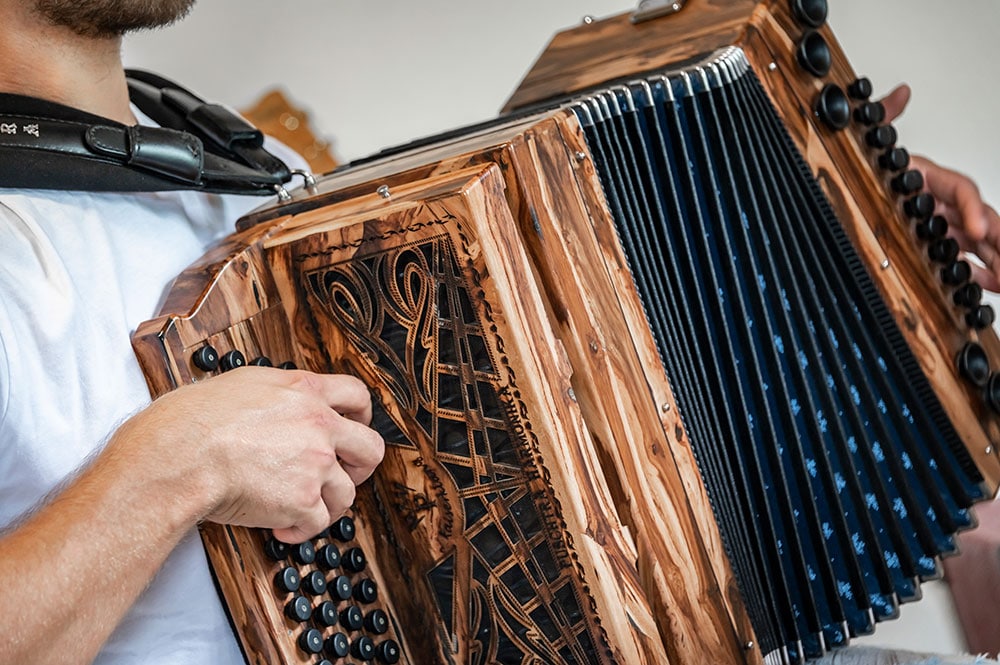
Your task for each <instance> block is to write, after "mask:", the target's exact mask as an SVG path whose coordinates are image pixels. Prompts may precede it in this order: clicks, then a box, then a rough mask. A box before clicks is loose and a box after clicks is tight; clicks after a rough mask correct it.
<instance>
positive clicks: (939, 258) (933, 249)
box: [927, 238, 959, 264]
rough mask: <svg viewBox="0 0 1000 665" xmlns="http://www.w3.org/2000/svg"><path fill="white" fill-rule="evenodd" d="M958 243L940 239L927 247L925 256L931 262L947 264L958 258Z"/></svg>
mask: <svg viewBox="0 0 1000 665" xmlns="http://www.w3.org/2000/svg"><path fill="white" fill-rule="evenodd" d="M958 251H959V247H958V241H957V240H955V239H954V238H942V239H941V240H938V241H935V242H932V243H931V244H930V245H928V247H927V256H929V257H930V259H931V261H936V262H937V263H944V264H948V263H951V262H952V261H954V260H955V259H957V258H958Z"/></svg>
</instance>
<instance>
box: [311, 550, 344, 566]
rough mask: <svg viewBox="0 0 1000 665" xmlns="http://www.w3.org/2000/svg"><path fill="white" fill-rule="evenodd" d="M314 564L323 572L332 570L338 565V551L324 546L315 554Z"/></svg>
mask: <svg viewBox="0 0 1000 665" xmlns="http://www.w3.org/2000/svg"><path fill="white" fill-rule="evenodd" d="M316 563H318V564H319V567H320V568H322V569H323V570H333V569H334V568H336V567H337V566H339V565H340V550H338V549H337V548H336V547H334V546H333V545H324V546H323V547H321V548H319V551H318V552H316Z"/></svg>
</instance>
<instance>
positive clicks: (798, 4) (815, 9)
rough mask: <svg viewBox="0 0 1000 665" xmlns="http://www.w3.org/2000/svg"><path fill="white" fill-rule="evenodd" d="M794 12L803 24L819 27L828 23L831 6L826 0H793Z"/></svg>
mask: <svg viewBox="0 0 1000 665" xmlns="http://www.w3.org/2000/svg"><path fill="white" fill-rule="evenodd" d="M792 12H793V13H794V14H795V19H796V20H797V21H798V22H799V23H801V24H802V25H807V26H809V27H810V28H818V27H820V26H822V25H823V24H824V23H826V17H827V14H828V12H829V7H828V6H827V2H826V0H792Z"/></svg>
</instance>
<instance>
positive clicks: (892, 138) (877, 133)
mask: <svg viewBox="0 0 1000 665" xmlns="http://www.w3.org/2000/svg"><path fill="white" fill-rule="evenodd" d="M898 138H899V135H898V134H897V132H896V128H895V127H893V126H892V125H879V126H878V127H873V128H871V129H869V130H868V131H867V132H865V142H866V143H868V145H870V146H871V147H873V148H888V147H890V146H893V145H896V139H898Z"/></svg>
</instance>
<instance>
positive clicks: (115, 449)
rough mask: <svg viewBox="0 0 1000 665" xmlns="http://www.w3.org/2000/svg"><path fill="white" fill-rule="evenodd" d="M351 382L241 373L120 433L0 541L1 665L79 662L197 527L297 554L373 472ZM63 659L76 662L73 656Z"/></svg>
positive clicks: (162, 403) (372, 444)
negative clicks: (296, 547)
mask: <svg viewBox="0 0 1000 665" xmlns="http://www.w3.org/2000/svg"><path fill="white" fill-rule="evenodd" d="M370 418H371V401H370V397H369V395H368V392H367V390H366V389H365V388H364V386H363V385H362V384H361V383H360V382H358V381H357V380H356V379H353V378H351V377H345V376H324V375H317V374H312V373H309V372H301V371H293V372H287V371H283V370H276V369H269V368H259V367H248V368H243V369H240V370H237V371H235V372H231V373H229V374H225V375H222V376H220V377H216V378H213V379H211V380H209V381H205V382H202V383H199V384H196V385H193V386H188V387H184V388H181V389H179V390H176V391H174V392H173V393H170V394H168V395H165V396H164V397H162V398H160V399H159V400H157V401H156V402H154V403H153V405H151V406H150V407H149V408H148V409H146V410H144V411H143V412H141V413H139V414H138V415H136V416H135V417H133V418H132V419H130V420H129V421H128V422H126V423H125V424H124V425H123V426H122V427H121V428H120V429H119V430H118V431H117V432H116V433H115V435H114V436H113V437H112V439H111V440H110V441H109V443H108V445H107V447H106V448H105V450H104V451H103V452H102V453H101V455H100V456H99V457H98V458H97V459H96V460H95V462H94V463H93V464H92V465H91V466H90V467H88V468H87V469H86V470H85V471H84V472H83V473H81V474H80V475H79V476H78V477H77V478H76V479H75V480H74V481H73V482H72V483H71V484H70V485H69V486H68V487H67V488H66V489H65V490H64V491H62V492H61V493H59V494H58V495H57V496H56V497H55V498H54V499H53V500H52V501H50V502H48V503H47V504H46V505H45V506H43V507H42V508H41V509H40V510H38V511H37V512H36V513H34V514H33V515H32V516H31V517H30V518H29V519H28V520H26V521H25V522H24V523H22V524H20V525H19V526H18V527H17V528H16V529H14V530H13V531H11V532H9V533H7V534H6V535H5V536H4V537H3V538H0V589H2V591H0V616H3V617H5V620H4V622H5V624H6V625H7V626H8V628H12V627H16V628H15V629H13V630H11V629H7V630H4V631H0V663H2V664H4V665H6V664H8V663H10V664H15V663H17V664H20V663H27V662H31V663H48V662H52V663H57V662H58V663H67V662H79V663H87V662H90V661H92V660H93V658H94V657H95V656H96V654H97V652H98V651H99V649H100V647H101V645H102V644H103V643H104V642H105V640H106V639H107V638H108V636H109V635H110V634H111V631H112V630H114V628H115V626H116V625H117V624H118V622H119V621H120V620H121V619H122V617H123V616H124V614H125V613H126V612H127V611H128V609H129V607H130V606H131V605H132V603H133V602H135V600H136V598H137V597H138V596H139V594H140V593H141V592H142V590H143V589H144V588H145V587H146V585H147V584H148V583H149V581H150V580H151V579H152V577H153V576H154V575H155V573H156V571H157V570H158V569H159V567H160V566H161V565H162V564H163V562H164V560H165V559H166V557H167V555H168V554H169V553H170V551H171V550H172V549H173V548H174V547H175V546H176V545H177V543H178V542H179V541H180V539H181V538H182V537H183V535H184V534H185V533H186V532H187V531H188V530H189V529H191V527H192V526H194V525H195V524H197V523H198V522H199V521H200V520H202V519H208V520H212V521H219V522H224V523H231V524H241V525H247V526H259V527H266V528H272V529H275V535H276V536H277V537H279V538H281V539H284V540H287V541H289V542H300V541H302V540H305V539H306V538H309V537H311V536H313V535H315V534H316V533H318V532H319V531H321V530H322V529H323V528H325V527H326V526H328V525H329V524H330V523H331V522H332V521H333V520H334V519H335V518H336V517H338V516H339V515H340V514H342V513H343V512H344V511H345V510H346V509H347V508H348V507H349V506H350V504H351V503H352V502H353V500H354V488H355V485H356V484H357V483H360V482H361V481H363V480H364V479H365V478H367V477H368V476H369V475H370V474H371V472H372V470H373V469H374V467H375V465H376V464H377V463H378V462H379V461H380V460H381V458H382V453H383V442H382V439H381V437H379V436H378V434H376V433H375V432H374V431H372V430H371V429H369V428H368V427H366V425H367V423H368V422H369V420H370ZM69 655H71V657H72V661H71V660H70V658H69V657H68V656H69Z"/></svg>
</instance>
